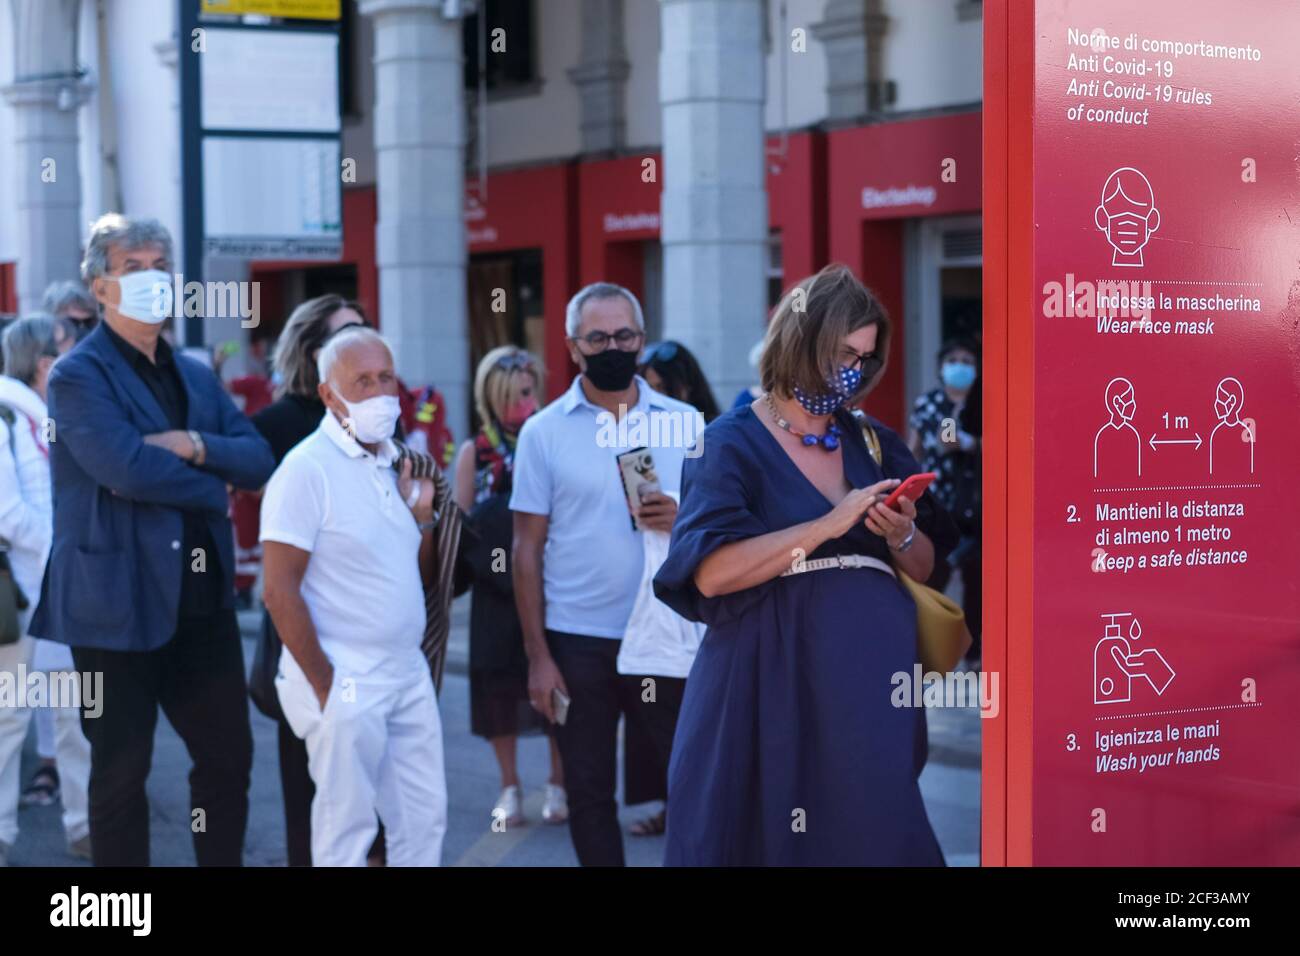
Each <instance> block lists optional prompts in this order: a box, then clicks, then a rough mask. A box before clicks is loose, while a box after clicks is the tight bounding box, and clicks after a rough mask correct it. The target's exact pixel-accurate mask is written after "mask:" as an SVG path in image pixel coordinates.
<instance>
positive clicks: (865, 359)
mask: <svg viewBox="0 0 1300 956" xmlns="http://www.w3.org/2000/svg"><path fill="white" fill-rule="evenodd" d="M844 351H845V352H846V353H848V354H849V355H852V356H853V361H852V362H849V363H847V365H846V366H845V367H846V368H856V369H861V371H862V381H863V382H867V381H869V380H870V379H872V378H874V377H875V376H876V373H877V372H879V371H880V370H881V369H882V368H884V367H885V360H884V359H882V358H881V357H880V356H879V355H877V354H876V353H875V352H867V353H866V354H864V355H859V354H858V353H857V352H854V351H853V350H852V349H845V350H844Z"/></svg>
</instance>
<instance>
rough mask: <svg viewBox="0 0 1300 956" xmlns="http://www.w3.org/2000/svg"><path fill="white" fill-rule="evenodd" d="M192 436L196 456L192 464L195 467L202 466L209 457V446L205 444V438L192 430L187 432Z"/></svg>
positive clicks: (192, 458)
mask: <svg viewBox="0 0 1300 956" xmlns="http://www.w3.org/2000/svg"><path fill="white" fill-rule="evenodd" d="M186 434H188V435H189V436H190V443H191V444H192V445H193V446H194V455H193V457H191V458H190V462H191V463H192V464H195V465H201V464H203V462H204V461H206V460H207V457H208V446H207V445H205V444H203V436H202V435H200V434H199V433H198V432H196V431H195V430H194V429H193V428H191V429H190V430H189V431H188V432H186Z"/></svg>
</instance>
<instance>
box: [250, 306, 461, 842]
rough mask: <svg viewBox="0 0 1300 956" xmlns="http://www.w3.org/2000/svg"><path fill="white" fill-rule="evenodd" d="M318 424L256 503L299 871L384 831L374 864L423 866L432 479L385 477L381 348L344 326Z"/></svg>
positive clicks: (435, 739) (435, 761) (433, 791)
mask: <svg viewBox="0 0 1300 956" xmlns="http://www.w3.org/2000/svg"><path fill="white" fill-rule="evenodd" d="M318 366H319V371H320V382H321V384H320V397H321V400H322V401H323V402H324V403H325V406H326V409H327V410H326V413H325V416H324V418H322V419H321V423H320V427H319V428H317V429H316V431H315V432H313V433H312V434H311V435H310V436H308V437H307V438H305V439H304V440H303V441H302V442H301V443H300V444H299V445H298V446H297V447H296V448H294V449H293V451H291V452H289V454H288V455H287V456H286V457H285V459H284V461H283V462H282V463H281V465H280V467H279V468H278V469H277V470H276V472H275V474H274V475H272V477H271V481H270V483H269V484H268V485H267V487H266V493H265V495H264V497H263V499H262V531H261V540H262V543H263V553H264V566H263V567H264V600H265V601H266V606H267V609H268V610H269V611H270V612H271V617H272V619H273V620H274V622H275V626H276V629H277V630H278V631H279V633H280V638H281V640H282V641H283V642H284V647H285V649H286V650H287V651H288V653H287V654H283V655H281V658H280V674H279V676H278V678H277V680H276V688H277V690H278V692H279V696H280V704H281V706H282V708H283V709H284V715H285V719H286V720H287V721H288V722H289V725H290V727H292V728H293V731H294V733H295V734H297V735H298V736H299V737H301V738H302V739H303V740H304V742H305V743H306V745H307V757H308V767H309V770H310V772H311V778H312V781H313V783H315V785H316V796H315V799H314V800H313V801H312V823H311V826H312V847H311V852H312V862H313V863H314V864H315V865H316V866H364V865H365V863H366V853H367V851H368V850H369V848H370V845H371V843H372V842H373V841H374V839H375V834H376V832H377V830H378V826H377V824H376V820H375V815H376V813H378V815H379V818H380V819H381V820H382V821H383V823H384V828H385V840H386V845H387V854H388V864H389V865H390V866H437V865H438V863H439V860H440V858H441V854H442V840H443V835H444V833H445V831H446V819H447V787H446V779H445V776H444V770H443V753H442V725H441V721H440V718H439V714H438V703H437V700H436V699H435V697H434V688H433V681H432V678H431V677H430V674H429V666H428V664H427V662H426V661H425V658H424V655H423V654H422V652H421V650H420V641H421V639H422V637H423V635H424V626H425V604H424V592H423V589H422V586H421V570H420V569H421V556H422V553H423V552H424V549H427V548H429V547H430V542H431V537H432V536H431V535H430V534H428V533H425V532H428V531H429V530H431V529H432V527H433V514H432V500H433V485H432V482H430V481H429V480H427V479H423V480H420V481H412V480H411V479H410V478H409V477H407V475H406V474H405V466H404V473H403V474H402V475H400V476H399V475H398V474H397V473H396V472H395V471H394V470H393V462H394V461H395V460H396V458H397V453H398V452H397V448H396V446H395V445H394V444H393V442H392V434H393V429H394V426H395V424H396V422H397V417H398V399H397V388H398V386H397V375H396V373H395V372H394V370H393V356H392V352H391V350H390V349H389V347H388V343H387V342H385V341H384V339H383V338H382V337H381V336H380V335H379V334H378V333H377V332H375V331H373V330H371V329H368V328H361V327H358V328H350V329H345V330H343V331H341V332H339V333H338V334H336V335H335V336H334V337H333V338H331V339H330V340H329V341H328V342H326V344H325V346H324V347H323V348H322V349H321V351H320V357H319V359H318Z"/></svg>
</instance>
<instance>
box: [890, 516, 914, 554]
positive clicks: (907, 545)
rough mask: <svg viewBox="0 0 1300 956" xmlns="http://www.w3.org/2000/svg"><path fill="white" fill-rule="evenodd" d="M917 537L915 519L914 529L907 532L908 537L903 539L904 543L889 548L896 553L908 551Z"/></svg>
mask: <svg viewBox="0 0 1300 956" xmlns="http://www.w3.org/2000/svg"><path fill="white" fill-rule="evenodd" d="M915 539H916V522H915V521H913V522H912V530H911V531H909V532H908V533H907V537H906V538H904V539H903V543H902V544H900V545H899V546H898V547H897V548H895V547H894V546H893V545H890V548H889V550H891V551H893V552H894V554H902V553H903V552H904V551H906V550H907V549H908V548H910V547H911V546H912V542H913V541H914V540H915Z"/></svg>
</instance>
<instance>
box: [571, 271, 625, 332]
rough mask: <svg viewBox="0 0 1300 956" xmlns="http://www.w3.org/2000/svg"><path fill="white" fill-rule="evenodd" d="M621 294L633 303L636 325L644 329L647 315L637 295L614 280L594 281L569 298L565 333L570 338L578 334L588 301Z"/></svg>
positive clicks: (614, 297)
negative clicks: (616, 283)
mask: <svg viewBox="0 0 1300 956" xmlns="http://www.w3.org/2000/svg"><path fill="white" fill-rule="evenodd" d="M620 296H622V297H623V298H624V299H627V301H628V302H630V303H631V304H632V315H633V316H634V317H635V318H636V327H637V328H638V329H644V328H645V316H644V315H642V314H641V303H640V302H638V301H637V300H636V296H634V295H633V294H632V293H631V292H629V291H628V290H627V289H625V288H623V287H622V286H621V285H615V284H614V283H613V282H593V283H592V284H591V285H589V286H584V287H583V288H581V289H579V290H578V294H577V295H575V296H574V297H573V298H572V299H570V300H569V306H568V308H566V309H565V310H564V334H565V335H567V336H569V337H570V338H573V337H574V336H576V335H577V334H578V327H579V326H581V325H582V307H583V306H584V305H586V304H587V303H588V302H590V301H592V300H593V299H617V298H618V297H620Z"/></svg>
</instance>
